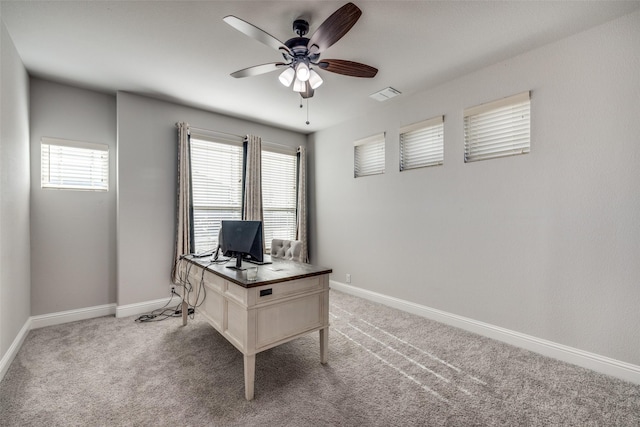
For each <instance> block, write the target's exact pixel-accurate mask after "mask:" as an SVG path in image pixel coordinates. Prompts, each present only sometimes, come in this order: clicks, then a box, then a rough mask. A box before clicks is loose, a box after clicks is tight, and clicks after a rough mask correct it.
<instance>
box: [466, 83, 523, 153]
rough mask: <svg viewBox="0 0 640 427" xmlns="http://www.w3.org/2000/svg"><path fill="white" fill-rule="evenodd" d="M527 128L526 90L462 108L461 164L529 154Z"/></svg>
mask: <svg viewBox="0 0 640 427" xmlns="http://www.w3.org/2000/svg"><path fill="white" fill-rule="evenodd" d="M530 127H531V96H530V92H524V93H521V94H518V95H514V96H510V97H508V98H504V99H500V100H497V101H493V102H489V103H487V104H482V105H479V106H477V107H473V108H469V109H467V110H465V111H464V161H465V163H466V162H473V161H476V160H486V159H493V158H497V157H505V156H514V155H518V154H526V153H529V151H530V150H531V134H530Z"/></svg>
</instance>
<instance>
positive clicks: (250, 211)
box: [242, 135, 265, 252]
mask: <svg viewBox="0 0 640 427" xmlns="http://www.w3.org/2000/svg"><path fill="white" fill-rule="evenodd" d="M245 147H246V158H245V159H246V160H245V161H246V163H245V173H244V203H243V210H242V219H244V220H247V221H263V215H262V138H260V137H259V136H255V135H247V137H246V139H245ZM262 241H263V242H262V243H263V245H262V250H263V252H264V248H265V242H264V226H263V228H262Z"/></svg>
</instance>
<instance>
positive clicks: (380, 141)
mask: <svg viewBox="0 0 640 427" xmlns="http://www.w3.org/2000/svg"><path fill="white" fill-rule="evenodd" d="M353 145H354V168H353V174H354V177H355V178H359V177H361V176H368V175H377V174H382V173H384V160H385V159H384V154H385V153H384V146H385V133H384V132H382V133H379V134H376V135H373V136H370V137H368V138H364V139H361V140H358V141H356V142H354V143H353Z"/></svg>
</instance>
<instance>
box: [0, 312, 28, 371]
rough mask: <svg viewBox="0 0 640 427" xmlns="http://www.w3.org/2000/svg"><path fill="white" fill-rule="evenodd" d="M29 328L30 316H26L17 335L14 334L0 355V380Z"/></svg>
mask: <svg viewBox="0 0 640 427" xmlns="http://www.w3.org/2000/svg"><path fill="white" fill-rule="evenodd" d="M30 330H31V318H28V319H27V321H26V322H24V325H23V326H22V328H21V329H20V332H18V335H16V338H15V339H14V340H13V342H12V343H11V345H10V346H9V349H8V350H7V351H6V353H5V354H4V356H2V359H0V381H2V379H3V378H4V376H5V374H6V373H7V371H8V370H9V366H11V362H13V359H15V358H16V355H17V354H18V350H20V347H22V343H23V342H24V340H25V338H26V337H27V334H28V333H29V331H30Z"/></svg>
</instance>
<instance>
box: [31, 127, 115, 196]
mask: <svg viewBox="0 0 640 427" xmlns="http://www.w3.org/2000/svg"><path fill="white" fill-rule="evenodd" d="M40 161H41V163H40V174H41V186H42V188H58V189H67V190H92V191H109V146H108V145H106V144H95V143H91V142H84V141H70V140H65V139H55V138H46V137H45V138H42V140H41V143H40Z"/></svg>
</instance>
